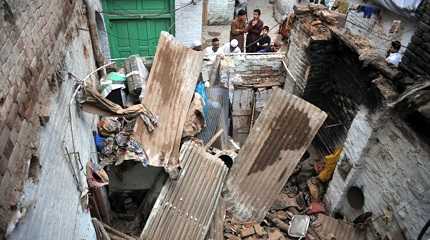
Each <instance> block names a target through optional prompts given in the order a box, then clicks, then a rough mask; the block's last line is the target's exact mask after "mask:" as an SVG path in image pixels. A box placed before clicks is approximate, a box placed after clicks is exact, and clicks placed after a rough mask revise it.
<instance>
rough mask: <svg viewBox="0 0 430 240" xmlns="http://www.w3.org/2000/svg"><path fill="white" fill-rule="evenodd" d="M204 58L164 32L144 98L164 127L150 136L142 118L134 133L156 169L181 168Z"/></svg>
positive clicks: (157, 129)
mask: <svg viewBox="0 0 430 240" xmlns="http://www.w3.org/2000/svg"><path fill="white" fill-rule="evenodd" d="M202 59H203V57H202V53H201V52H197V51H193V50H191V49H189V48H186V47H184V46H183V45H182V44H181V43H179V42H177V41H176V40H174V39H173V37H172V36H171V35H169V34H168V33H167V32H162V33H161V35H160V40H159V42H158V47H157V53H156V55H155V58H154V63H153V65H152V68H151V73H150V74H149V79H148V85H147V86H146V88H145V94H144V95H145V98H144V99H143V104H144V105H145V106H146V107H148V109H149V110H150V111H151V112H152V113H154V114H155V115H157V116H158V117H159V122H160V125H159V127H158V128H156V129H155V130H154V131H153V132H151V133H150V132H148V130H147V128H146V126H145V124H144V122H143V120H142V119H141V118H138V120H137V123H136V127H135V130H134V137H135V138H136V139H137V140H138V141H139V142H140V143H141V144H142V145H143V147H144V148H145V151H146V153H147V155H148V157H149V164H150V165H152V166H157V167H167V166H168V167H176V166H179V145H180V141H181V136H182V130H183V127H184V123H185V120H186V117H187V112H188V108H189V106H190V103H191V100H192V97H193V94H194V86H195V85H196V83H197V79H198V76H199V73H200V66H201V63H202Z"/></svg>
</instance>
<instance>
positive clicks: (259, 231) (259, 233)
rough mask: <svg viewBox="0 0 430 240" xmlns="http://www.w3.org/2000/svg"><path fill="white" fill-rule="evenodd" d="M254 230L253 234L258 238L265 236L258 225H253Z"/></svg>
mask: <svg viewBox="0 0 430 240" xmlns="http://www.w3.org/2000/svg"><path fill="white" fill-rule="evenodd" d="M254 230H255V234H257V235H258V236H260V237H261V236H264V235H266V234H267V233H266V231H265V230H264V228H263V227H262V226H260V224H254Z"/></svg>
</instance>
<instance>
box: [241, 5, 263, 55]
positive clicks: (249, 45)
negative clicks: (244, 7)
mask: <svg viewBox="0 0 430 240" xmlns="http://www.w3.org/2000/svg"><path fill="white" fill-rule="evenodd" d="M260 15H261V11H260V9H255V10H254V18H253V19H252V21H251V22H249V23H248V26H246V29H245V30H246V32H247V33H248V35H247V36H246V52H250V53H254V52H257V41H258V39H259V37H260V34H261V31H262V30H263V27H264V23H263V21H261V20H260Z"/></svg>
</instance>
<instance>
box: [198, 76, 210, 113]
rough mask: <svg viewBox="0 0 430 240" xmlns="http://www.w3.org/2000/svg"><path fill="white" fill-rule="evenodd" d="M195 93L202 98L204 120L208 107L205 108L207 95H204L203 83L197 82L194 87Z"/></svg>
mask: <svg viewBox="0 0 430 240" xmlns="http://www.w3.org/2000/svg"><path fill="white" fill-rule="evenodd" d="M195 91H196V93H198V94H200V96H202V98H203V114H204V116H203V117H204V118H206V116H207V115H208V107H207V103H208V95H206V88H205V84H204V83H203V81H199V82H198V83H197V86H196V90H195Z"/></svg>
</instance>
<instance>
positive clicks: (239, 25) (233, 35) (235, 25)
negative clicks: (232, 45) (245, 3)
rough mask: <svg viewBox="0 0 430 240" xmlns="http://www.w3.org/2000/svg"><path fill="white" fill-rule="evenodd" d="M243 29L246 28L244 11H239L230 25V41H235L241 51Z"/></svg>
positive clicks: (243, 35) (243, 39) (243, 40)
mask: <svg viewBox="0 0 430 240" xmlns="http://www.w3.org/2000/svg"><path fill="white" fill-rule="evenodd" d="M245 27H246V11H245V10H243V9H241V10H239V12H238V14H237V17H236V18H235V19H234V20H233V22H232V23H231V29H230V41H231V40H233V39H236V40H237V42H238V43H239V44H238V46H239V48H240V50H241V51H243V47H244V46H243V44H244V42H245Z"/></svg>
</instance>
